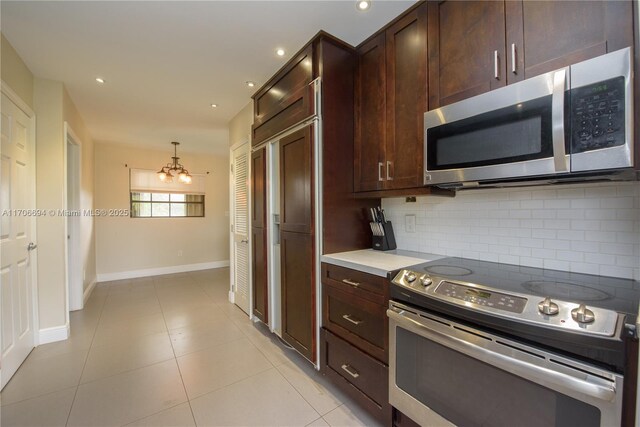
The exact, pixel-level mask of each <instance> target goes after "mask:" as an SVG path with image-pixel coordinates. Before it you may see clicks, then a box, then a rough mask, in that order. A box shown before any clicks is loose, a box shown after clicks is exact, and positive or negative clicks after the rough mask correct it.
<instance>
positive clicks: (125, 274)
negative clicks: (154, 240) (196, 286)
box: [97, 260, 229, 282]
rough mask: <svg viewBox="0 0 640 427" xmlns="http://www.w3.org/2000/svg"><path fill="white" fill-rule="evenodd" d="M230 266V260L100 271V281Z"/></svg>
mask: <svg viewBox="0 0 640 427" xmlns="http://www.w3.org/2000/svg"><path fill="white" fill-rule="evenodd" d="M221 267H229V260H226V261H212V262H201V263H198V264H184V265H172V266H171V267H158V268H147V269H144V270H131V271H119V272H117V273H98V276H97V277H98V282H110V281H112V280H124V279H135V278H137V277H149V276H159V275H161V274H172V273H185V272H189V271H198V270H208V269H210V268H221Z"/></svg>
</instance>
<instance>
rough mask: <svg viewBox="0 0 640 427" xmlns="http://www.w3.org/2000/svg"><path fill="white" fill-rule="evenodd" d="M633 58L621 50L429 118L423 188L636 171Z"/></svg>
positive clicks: (447, 108)
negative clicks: (634, 168)
mask: <svg viewBox="0 0 640 427" xmlns="http://www.w3.org/2000/svg"><path fill="white" fill-rule="evenodd" d="M632 60H633V57H632V53H631V49H630V48H625V49H621V50H618V51H615V52H611V53H608V54H606V55H602V56H599V57H597V58H594V59H590V60H587V61H583V62H580V63H577V64H574V65H571V66H569V67H565V68H562V69H559V70H556V71H552V72H549V73H546V74H543V75H540V76H536V77H533V78H530V79H527V80H524V81H521V82H518V83H514V84H512V85H509V86H506V87H503V88H500V89H496V90H493V91H491V92H488V93H485V94H482V95H478V96H475V97H473V98H469V99H466V100H464V101H460V102H457V103H455V104H451V105H447V106H444V107H441V108H438V109H435V110H432V111H429V112H427V113H425V115H424V131H425V144H424V166H425V167H424V169H425V175H424V183H425V185H438V186H443V187H450V188H459V187H462V188H464V187H471V186H477V185H498V184H501V183H502V184H504V185H518V183H523V181H533V182H539V180H540V179H547V180H550V181H554V180H563V179H568V178H575V179H586V178H587V177H593V176H596V177H602V176H604V175H607V174H610V175H611V176H614V175H615V174H616V173H620V172H622V171H624V172H631V169H632V168H633V166H634V164H633V161H634V152H633V149H634V147H633V141H634V139H633V81H632V79H633V74H632V73H633V72H632ZM633 176H635V173H633Z"/></svg>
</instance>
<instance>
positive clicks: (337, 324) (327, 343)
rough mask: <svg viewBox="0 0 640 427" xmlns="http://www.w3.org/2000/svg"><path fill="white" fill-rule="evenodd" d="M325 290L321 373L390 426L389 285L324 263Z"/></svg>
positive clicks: (321, 339)
mask: <svg viewBox="0 0 640 427" xmlns="http://www.w3.org/2000/svg"><path fill="white" fill-rule="evenodd" d="M322 285H323V287H322V325H323V328H322V329H321V338H320V341H321V347H320V369H321V371H322V373H323V374H324V375H325V376H327V377H328V378H329V379H330V380H331V381H332V382H333V383H335V384H336V385H337V386H338V387H340V388H341V389H342V390H344V391H345V392H346V393H347V394H349V395H350V396H351V397H352V398H353V399H354V400H356V401H357V402H359V403H360V405H361V406H362V407H363V408H364V409H366V410H367V411H368V412H369V413H371V414H372V415H373V416H374V417H376V418H377V419H379V420H380V421H381V422H382V423H383V424H384V425H387V426H389V425H391V424H392V411H391V406H390V405H389V368H388V366H387V362H388V360H389V323H388V320H387V312H386V310H387V305H388V304H389V284H388V281H387V279H386V278H384V277H379V276H374V275H371V274H367V273H363V272H360V271H356V270H351V269H349V268H344V267H339V266H336V265H332V264H327V263H323V264H322Z"/></svg>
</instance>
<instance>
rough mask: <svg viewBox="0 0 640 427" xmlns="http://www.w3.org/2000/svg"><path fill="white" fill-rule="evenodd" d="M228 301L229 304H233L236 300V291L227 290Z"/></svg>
mask: <svg viewBox="0 0 640 427" xmlns="http://www.w3.org/2000/svg"><path fill="white" fill-rule="evenodd" d="M229 302H230V303H231V304H235V302H236V293H235V292H233V291H229Z"/></svg>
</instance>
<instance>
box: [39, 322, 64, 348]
mask: <svg viewBox="0 0 640 427" xmlns="http://www.w3.org/2000/svg"><path fill="white" fill-rule="evenodd" d="M67 338H69V323H67V324H66V325H62V326H54V327H53V328H45V329H40V331H39V333H38V345H42V344H49V343H52V342H56V341H64V340H66V339H67Z"/></svg>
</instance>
